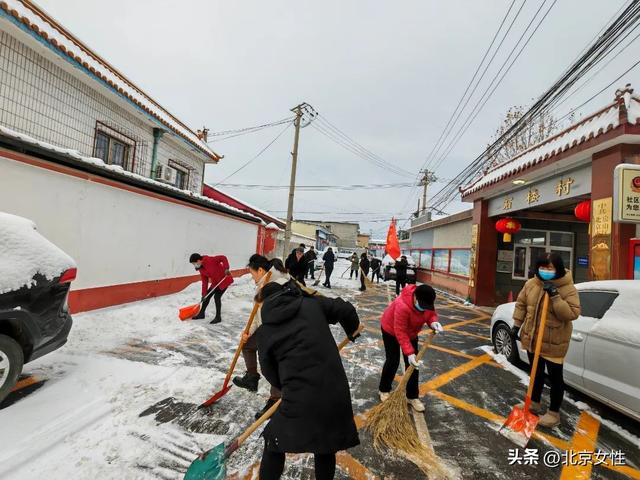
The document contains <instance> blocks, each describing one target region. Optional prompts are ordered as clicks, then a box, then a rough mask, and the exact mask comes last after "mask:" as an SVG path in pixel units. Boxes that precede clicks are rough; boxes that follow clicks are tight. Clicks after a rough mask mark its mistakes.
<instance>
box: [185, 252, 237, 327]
mask: <svg viewBox="0 0 640 480" xmlns="http://www.w3.org/2000/svg"><path fill="white" fill-rule="evenodd" d="M189 263H191V265H193V268H195V269H196V270H197V271H198V272H199V273H200V279H201V280H202V298H204V297H205V296H206V295H207V294H208V293H210V292H211V290H213V300H214V303H215V305H216V316H215V317H214V319H213V320H211V322H209V323H213V324H215V323H220V322H221V321H222V318H221V317H220V314H221V313H222V295H224V292H225V291H226V290H227V288H229V285H231V284H232V283H233V277H232V276H231V274H230V272H229V260H227V257H225V256H224V255H215V256H213V257H210V256H208V255H204V256H203V255H200V254H199V253H192V254H191V256H190V257H189ZM210 301H211V295H209V296H208V297H207V298H206V299H205V301H204V302H203V303H202V308H200V312H199V313H198V315H196V316H195V317H193V319H194V320H198V319H202V318H204V312H205V310H206V309H207V307H208V306H209V302H210Z"/></svg>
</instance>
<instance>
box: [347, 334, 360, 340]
mask: <svg viewBox="0 0 640 480" xmlns="http://www.w3.org/2000/svg"><path fill="white" fill-rule="evenodd" d="M354 333H355V332H354ZM359 336H360V332H357V333H355V335H354V334H351V335H349V336H348V337H349V340H351V341H352V342H355V341H356V338H358V337H359Z"/></svg>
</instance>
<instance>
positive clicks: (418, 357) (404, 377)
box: [398, 333, 436, 388]
mask: <svg viewBox="0 0 640 480" xmlns="http://www.w3.org/2000/svg"><path fill="white" fill-rule="evenodd" d="M435 336H436V335H435V333H430V334H429V340H427V341H426V342H424V343H423V344H422V348H421V349H420V351H419V352H418V354H417V355H416V361H418V362H419V361H420V360H422V357H424V354H425V353H427V350H428V349H429V347H430V346H431V344H432V343H433V338H434V337H435ZM415 369H416V367H414V366H413V365H409V368H407V370H406V371H405V372H404V375H402V379H401V380H400V384H399V385H398V388H405V387H406V386H407V383H408V382H409V378H411V374H412V373H413V371H414V370H415Z"/></svg>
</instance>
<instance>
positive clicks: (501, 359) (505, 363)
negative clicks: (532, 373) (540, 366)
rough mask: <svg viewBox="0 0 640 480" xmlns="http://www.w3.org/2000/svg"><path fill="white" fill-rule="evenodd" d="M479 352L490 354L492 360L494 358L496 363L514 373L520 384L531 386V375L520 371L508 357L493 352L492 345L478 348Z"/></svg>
mask: <svg viewBox="0 0 640 480" xmlns="http://www.w3.org/2000/svg"><path fill="white" fill-rule="evenodd" d="M478 349H479V350H482V351H483V352H485V353H488V354H489V355H490V356H491V358H493V359H494V360H495V361H496V363H498V364H500V365H501V366H502V368H504V369H505V370H507V371H509V372H511V373H513V374H514V375H515V376H516V377H518V378H519V379H520V383H522V384H523V385H524V386H525V387H528V386H529V375H528V374H527V372H525V371H523V370H520V369H519V368H518V367H516V366H515V365H514V364H513V363H511V362H510V361H509V360H508V359H507V357H505V356H504V355H502V354H501V353H496V352H494V351H493V347H492V346H491V345H483V346H481V347H478Z"/></svg>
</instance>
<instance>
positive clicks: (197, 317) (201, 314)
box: [191, 312, 204, 320]
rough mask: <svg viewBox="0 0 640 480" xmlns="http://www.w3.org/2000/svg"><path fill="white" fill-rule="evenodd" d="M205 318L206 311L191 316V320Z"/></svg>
mask: <svg viewBox="0 0 640 480" xmlns="http://www.w3.org/2000/svg"><path fill="white" fill-rule="evenodd" d="M203 318H204V313H202V312H200V313H199V314H197V315H195V316H193V317H191V320H202V319H203Z"/></svg>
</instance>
